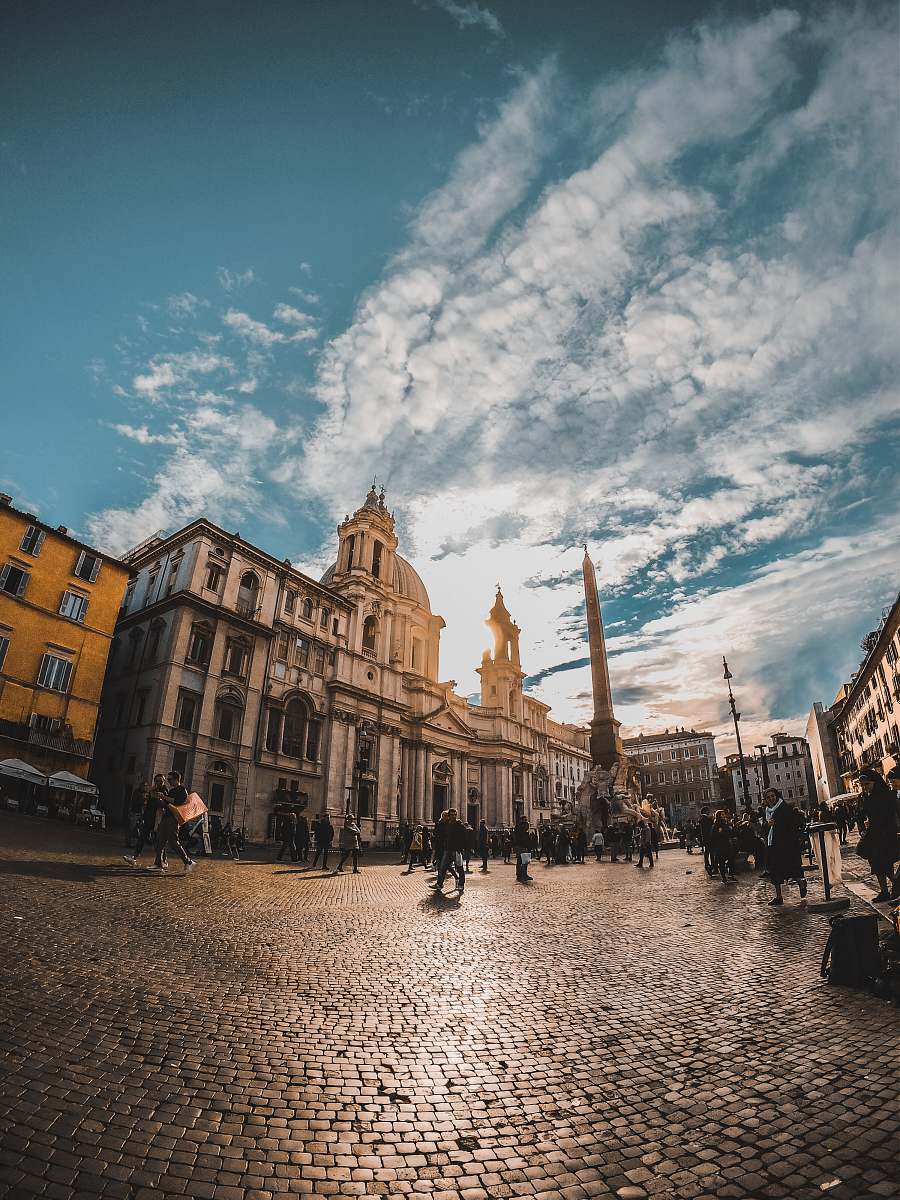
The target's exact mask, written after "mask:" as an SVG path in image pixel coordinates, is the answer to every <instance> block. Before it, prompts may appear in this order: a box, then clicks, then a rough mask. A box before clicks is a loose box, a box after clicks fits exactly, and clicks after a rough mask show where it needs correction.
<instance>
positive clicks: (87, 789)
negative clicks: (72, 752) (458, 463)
mask: <svg viewBox="0 0 900 1200" xmlns="http://www.w3.org/2000/svg"><path fill="white" fill-rule="evenodd" d="M47 782H48V783H49V784H50V786H51V787H53V788H64V789H65V790H66V791H68V792H84V794H85V795H86V796H97V795H99V790H98V788H97V787H95V785H94V784H93V783H90V782H89V781H88V780H87V779H80V778H79V777H78V776H77V775H73V774H72V773H71V772H70V771H57V772H56V774H55V775H51V776H50V778H49V779H48V780H47Z"/></svg>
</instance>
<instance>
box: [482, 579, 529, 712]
mask: <svg viewBox="0 0 900 1200" xmlns="http://www.w3.org/2000/svg"><path fill="white" fill-rule="evenodd" d="M485 625H487V627H488V629H490V631H491V633H492V634H493V637H494V649H493V652H492V651H490V650H485V652H484V655H483V657H482V659H481V666H480V667H479V668H478V674H479V675H480V676H481V703H482V704H483V705H484V706H485V707H486V708H502V709H503V711H504V712H505V713H507V714H508V715H509V716H513V717H516V718H520V717H521V715H522V705H521V701H522V680H523V679H524V678H525V672H524V671H523V670H522V665H521V662H520V660H519V634H520V633H521V630H520V629H519V626H518V625H517V624H516V623H515V621H514V620H513V619H512V617H511V616H510V614H509V610H508V609H507V607H506V603H505V601H504V599H503V592H502V591H501V590H500V584H499V583H498V584H497V595H496V597H495V599H494V607H493V608H492V609H491V611H490V613H489V614H488V617H487V620H486V621H485Z"/></svg>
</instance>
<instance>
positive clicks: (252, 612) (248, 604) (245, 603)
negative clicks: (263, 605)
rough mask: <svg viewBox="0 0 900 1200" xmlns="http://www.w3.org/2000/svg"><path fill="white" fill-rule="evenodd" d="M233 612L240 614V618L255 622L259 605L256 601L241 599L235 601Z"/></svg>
mask: <svg viewBox="0 0 900 1200" xmlns="http://www.w3.org/2000/svg"><path fill="white" fill-rule="evenodd" d="M234 608H235V612H237V613H240V615H241V616H242V617H247V618H249V620H251V621H255V620H256V614H257V613H258V612H259V608H260V606H259V604H258V603H257V601H256V600H243V599H241V597H238V599H237V600H236V601H235V605H234Z"/></svg>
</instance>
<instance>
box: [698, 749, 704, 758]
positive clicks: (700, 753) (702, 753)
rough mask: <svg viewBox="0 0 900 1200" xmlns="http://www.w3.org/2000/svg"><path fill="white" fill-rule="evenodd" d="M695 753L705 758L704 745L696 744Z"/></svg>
mask: <svg viewBox="0 0 900 1200" xmlns="http://www.w3.org/2000/svg"><path fill="white" fill-rule="evenodd" d="M697 753H698V754H699V755H700V757H701V758H706V747H705V746H698V747H697Z"/></svg>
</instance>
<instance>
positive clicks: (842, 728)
mask: <svg viewBox="0 0 900 1200" xmlns="http://www.w3.org/2000/svg"><path fill="white" fill-rule="evenodd" d="M863 650H864V652H865V658H864V659H863V661H862V663H861V664H860V667H859V670H857V671H856V672H855V673H854V674H853V676H852V678H851V680H850V682H849V684H847V686H846V689H845V694H844V696H843V698H842V699H841V700H840V701H839V708H838V712H837V713H836V715H835V718H834V722H833V728H834V735H835V740H836V743H837V750H838V760H839V761H838V767H839V771H840V775H841V790H842V791H844V792H849V791H852V790H853V785H854V783H855V780H856V773H857V772H858V771H859V770H860V768H861V767H876V768H877V769H879V770H880V771H881V772H882V773H883V774H884V773H886V772H887V771H889V770H890V768H891V767H892V766H895V765H896V764H897V762H900V596H898V597H897V599H896V600H895V601H894V603H893V605H892V606H891V607H890V608H889V609H885V610H884V612H883V613H882V614H881V621H880V622H879V624H878V627H877V628H876V629H873V630H872V632H871V633H869V634H868V635H867V636H866V638H865V639H864V640H863Z"/></svg>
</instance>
